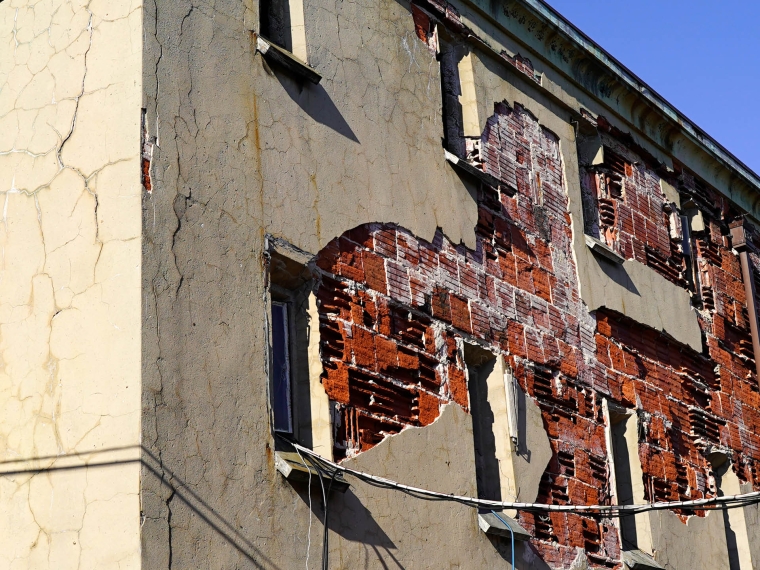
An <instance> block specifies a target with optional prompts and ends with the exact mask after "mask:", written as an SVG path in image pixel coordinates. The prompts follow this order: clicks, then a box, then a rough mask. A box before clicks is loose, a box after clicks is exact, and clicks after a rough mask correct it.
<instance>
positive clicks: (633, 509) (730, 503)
mask: <svg viewBox="0 0 760 570" xmlns="http://www.w3.org/2000/svg"><path fill="white" fill-rule="evenodd" d="M292 445H293V446H294V447H295V448H296V449H297V450H299V451H301V452H302V453H304V454H306V455H307V456H308V457H310V458H311V459H312V461H313V462H314V463H317V464H319V465H321V468H322V469H323V470H325V471H328V470H334V473H335V474H336V475H337V473H338V472H340V473H343V474H347V475H351V476H353V477H356V478H357V479H359V480H360V481H363V482H365V483H367V484H369V485H372V486H374V487H378V488H381V489H389V490H395V491H401V492H403V493H406V494H407V495H409V496H412V497H416V498H419V499H423V500H426V501H449V502H455V503H459V504H462V505H466V506H469V507H474V508H482V509H488V510H504V509H514V510H518V511H523V512H531V513H547V512H561V513H571V514H579V515H598V516H604V517H610V518H612V517H624V516H630V515H636V514H639V513H646V512H650V511H663V510H673V509H681V510H686V511H694V510H725V509H734V508H739V507H744V506H748V505H754V504H757V503H760V491H755V492H752V493H744V494H741V495H732V496H724V497H713V498H706V499H695V500H690V501H668V502H657V503H649V504H643V505H547V504H542V503H517V502H501V501H490V500H486V499H476V498H474V497H465V496H460V495H453V494H448V495H447V494H445V493H438V492H435V491H430V490H427V489H421V488H419V487H411V486H409V485H403V484H401V483H398V482H396V481H393V480H391V479H386V478H384V477H378V476H376V475H370V474H368V473H363V472H361V471H356V470H354V469H350V468H348V467H344V466H342V465H338V464H337V463H334V462H332V461H328V460H327V459H325V458H323V457H320V456H319V455H317V454H316V453H314V452H313V451H312V450H310V449H307V448H305V447H303V446H301V445H299V444H297V443H292Z"/></svg>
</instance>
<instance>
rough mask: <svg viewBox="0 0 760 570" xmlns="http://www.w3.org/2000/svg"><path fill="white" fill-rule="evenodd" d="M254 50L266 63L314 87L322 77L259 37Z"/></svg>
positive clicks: (284, 51)
mask: <svg viewBox="0 0 760 570" xmlns="http://www.w3.org/2000/svg"><path fill="white" fill-rule="evenodd" d="M256 49H257V50H258V51H259V52H260V53H261V55H263V56H264V59H266V60H267V62H268V63H271V64H273V65H276V66H279V67H282V68H284V69H286V70H287V71H289V72H291V73H293V74H295V75H297V76H298V77H300V78H302V79H306V80H307V81H310V82H312V83H314V84H315V85H316V84H317V83H319V82H320V81H321V80H322V76H321V75H320V74H319V73H317V72H316V71H315V70H314V69H312V68H311V67H309V66H308V65H306V64H305V63H304V62H303V61H301V60H300V59H298V58H297V57H296V56H294V55H293V54H292V53H290V52H289V51H287V50H284V49H282V48H281V47H280V46H278V45H277V44H273V43H272V42H270V41H269V40H267V39H264V38H262V37H261V36H258V37H257V38H256Z"/></svg>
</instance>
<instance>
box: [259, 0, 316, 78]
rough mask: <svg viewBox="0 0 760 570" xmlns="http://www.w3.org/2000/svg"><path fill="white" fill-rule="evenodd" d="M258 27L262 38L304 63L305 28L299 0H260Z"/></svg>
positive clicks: (305, 59) (305, 57) (301, 3)
mask: <svg viewBox="0 0 760 570" xmlns="http://www.w3.org/2000/svg"><path fill="white" fill-rule="evenodd" d="M259 28H260V31H261V35H262V36H264V38H266V39H267V40H269V41H271V42H272V43H274V44H276V45H278V46H279V47H281V48H283V49H284V50H286V51H289V52H290V53H291V54H293V55H294V56H296V57H297V58H298V59H300V60H301V61H302V62H303V63H306V61H307V54H306V28H305V25H304V13H303V2H302V1H301V0H261V1H260V2H259Z"/></svg>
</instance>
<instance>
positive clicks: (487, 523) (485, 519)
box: [478, 513, 532, 541]
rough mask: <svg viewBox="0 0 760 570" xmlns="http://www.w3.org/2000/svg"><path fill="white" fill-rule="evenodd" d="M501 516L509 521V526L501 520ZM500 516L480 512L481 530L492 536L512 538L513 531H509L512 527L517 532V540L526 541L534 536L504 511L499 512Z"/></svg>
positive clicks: (479, 524) (479, 523)
mask: <svg viewBox="0 0 760 570" xmlns="http://www.w3.org/2000/svg"><path fill="white" fill-rule="evenodd" d="M499 517H501V518H503V519H504V520H505V521H507V523H508V524H509V528H507V525H505V524H504V523H503V522H502V521H500V520H499ZM499 517H497V516H496V515H495V514H493V513H478V526H479V527H480V530H482V531H483V532H484V533H486V534H490V535H492V536H503V537H505V538H511V536H512V533H511V532H509V529H510V528H511V529H512V532H513V533H515V540H517V541H526V540H530V539H531V538H532V537H531V536H530V533H529V532H528V531H527V530H525V529H524V528H523V527H521V526H520V525H519V524H518V523H517V521H516V520H515V519H513V518H512V517H508V516H507V515H505V514H504V513H501V514H499Z"/></svg>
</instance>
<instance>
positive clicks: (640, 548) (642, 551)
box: [604, 400, 662, 570]
mask: <svg viewBox="0 0 760 570" xmlns="http://www.w3.org/2000/svg"><path fill="white" fill-rule="evenodd" d="M604 415H605V420H606V423H607V428H606V439H607V454H608V457H607V460H608V462H609V466H610V469H609V477H610V486H611V487H612V489H611V490H612V494H613V497H614V499H615V503H616V504H618V505H639V504H643V503H645V502H646V501H645V500H644V474H643V470H642V468H641V460H640V459H639V433H638V430H639V422H638V416H637V414H636V412H635V410H626V409H625V408H622V407H620V406H617V405H615V404H612V403H610V402H609V401H607V400H605V401H604ZM617 521H618V523H617V524H618V529H619V531H620V543H621V544H620V546H621V548H620V549H621V550H622V552H623V561H624V562H625V563H626V564H627V566H628V567H629V568H640V569H642V570H643V569H646V568H662V566H660V565H659V564H657V562H655V561H654V559H653V558H652V556H651V553H652V552H653V550H652V529H651V522H650V519H649V514H648V513H642V514H638V515H634V516H628V517H620V518H619V519H617Z"/></svg>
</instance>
